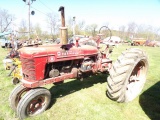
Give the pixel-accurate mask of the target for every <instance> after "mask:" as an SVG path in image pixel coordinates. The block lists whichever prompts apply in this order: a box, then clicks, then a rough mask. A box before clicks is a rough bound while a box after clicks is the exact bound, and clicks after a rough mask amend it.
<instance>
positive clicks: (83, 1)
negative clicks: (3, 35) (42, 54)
mask: <svg viewBox="0 0 160 120" xmlns="http://www.w3.org/2000/svg"><path fill="white" fill-rule="evenodd" d="M60 6H64V7H65V18H66V20H67V19H68V18H72V17H74V16H75V17H76V21H77V22H78V21H85V24H86V25H89V24H98V25H99V26H102V25H104V24H109V27H111V28H112V29H117V28H118V27H120V26H122V25H127V24H128V23H131V22H135V23H136V24H146V25H151V26H154V27H160V0H36V1H33V3H32V4H31V11H32V10H34V11H35V15H31V17H30V20H31V23H32V24H33V25H35V24H37V23H38V24H40V25H41V27H42V28H43V29H47V26H46V23H45V21H46V17H47V15H46V14H47V13H51V12H54V13H55V14H57V15H59V17H60V13H59V12H58V9H59V7H60ZM0 9H5V10H8V13H10V14H13V15H15V17H16V21H15V23H14V25H13V26H14V29H17V26H18V25H19V23H20V21H21V20H22V19H25V20H28V5H26V4H25V2H23V0H1V1H0Z"/></svg>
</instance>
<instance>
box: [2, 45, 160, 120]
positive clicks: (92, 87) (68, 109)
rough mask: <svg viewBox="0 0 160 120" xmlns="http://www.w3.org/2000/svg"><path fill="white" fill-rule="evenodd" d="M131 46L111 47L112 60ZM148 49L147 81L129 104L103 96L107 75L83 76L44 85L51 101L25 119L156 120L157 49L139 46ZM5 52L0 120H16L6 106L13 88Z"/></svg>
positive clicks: (159, 111)
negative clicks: (45, 108)
mask: <svg viewBox="0 0 160 120" xmlns="http://www.w3.org/2000/svg"><path fill="white" fill-rule="evenodd" d="M129 47H131V46H119V47H117V48H114V50H113V54H112V56H111V58H112V59H113V61H115V60H116V59H117V57H118V56H119V55H120V54H121V52H122V51H124V50H125V49H126V48H129ZM139 48H141V49H143V50H144V51H146V52H147V54H148V58H149V65H150V67H149V70H148V74H147V82H146V84H145V86H144V89H143V91H142V93H141V94H140V96H139V97H137V98H136V99H135V100H133V101H132V102H129V103H117V102H114V101H112V100H110V99H109V98H107V97H106V85H107V82H106V78H107V75H106V74H100V75H96V76H92V77H89V78H86V79H85V80H84V81H83V82H80V81H78V80H68V81H65V83H64V84H61V85H58V86H54V85H47V86H46V87H47V88H48V89H50V91H51V93H52V102H51V105H50V107H49V109H48V110H46V111H45V112H44V113H42V114H40V115H38V116H35V117H32V118H27V120H33V119H34V120H150V119H153V120H157V119H160V100H159V98H160V82H159V81H160V66H159V65H160V48H153V47H139ZM7 52H8V51H6V50H5V49H2V48H0V56H1V57H0V66H1V67H0V105H1V107H0V120H18V118H16V114H15V113H14V112H13V111H12V110H11V108H10V107H9V101H8V97H9V94H10V93H11V91H12V90H13V88H14V87H15V86H14V85H12V83H11V79H12V78H11V77H7V74H8V73H9V71H6V70H4V67H3V63H2V60H3V59H4V57H5V56H6V54H7Z"/></svg>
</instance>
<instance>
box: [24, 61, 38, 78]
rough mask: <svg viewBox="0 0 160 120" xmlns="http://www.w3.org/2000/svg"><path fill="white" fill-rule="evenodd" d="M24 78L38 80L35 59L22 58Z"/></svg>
mask: <svg viewBox="0 0 160 120" xmlns="http://www.w3.org/2000/svg"><path fill="white" fill-rule="evenodd" d="M21 62H22V72H23V78H24V79H27V80H36V74H35V64H34V60H33V59H27V58H21Z"/></svg>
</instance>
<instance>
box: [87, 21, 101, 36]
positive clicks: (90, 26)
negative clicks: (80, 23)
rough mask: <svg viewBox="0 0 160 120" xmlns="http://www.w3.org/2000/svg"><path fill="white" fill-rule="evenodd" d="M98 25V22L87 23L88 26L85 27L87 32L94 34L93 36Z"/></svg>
mask: <svg viewBox="0 0 160 120" xmlns="http://www.w3.org/2000/svg"><path fill="white" fill-rule="evenodd" d="M97 27H98V25H97V24H91V25H87V26H86V28H85V30H86V33H87V34H90V35H92V36H93V37H94V36H96V29H97Z"/></svg>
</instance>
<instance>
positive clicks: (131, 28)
mask: <svg viewBox="0 0 160 120" xmlns="http://www.w3.org/2000/svg"><path fill="white" fill-rule="evenodd" d="M136 27H137V24H136V23H134V22H131V23H129V24H128V29H127V34H128V37H129V38H130V37H134V35H135V32H136Z"/></svg>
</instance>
